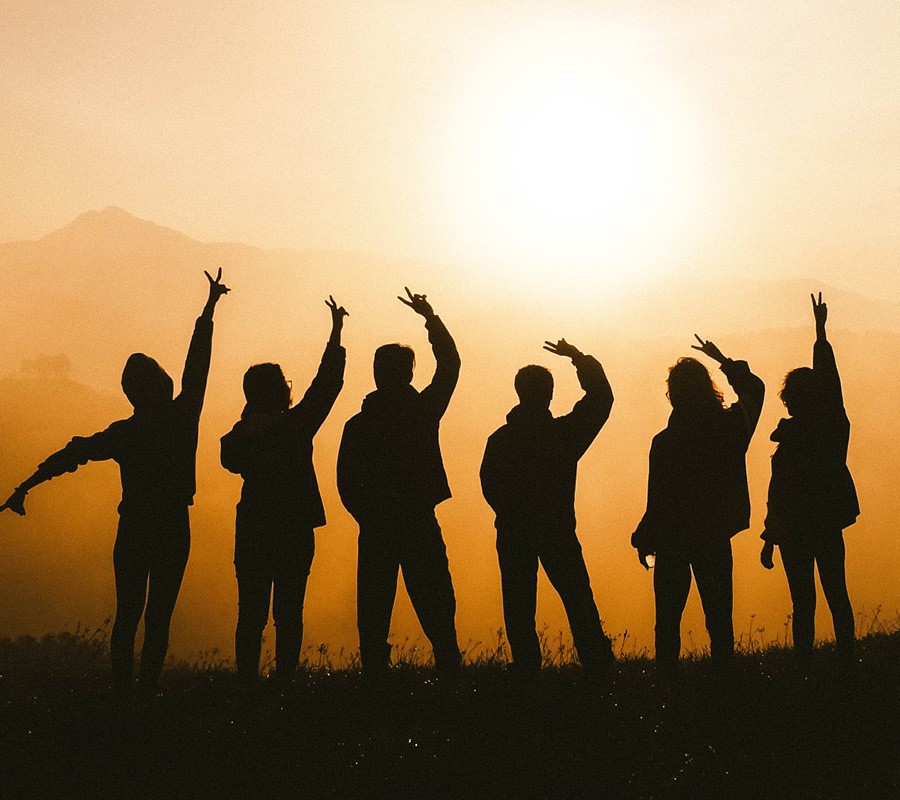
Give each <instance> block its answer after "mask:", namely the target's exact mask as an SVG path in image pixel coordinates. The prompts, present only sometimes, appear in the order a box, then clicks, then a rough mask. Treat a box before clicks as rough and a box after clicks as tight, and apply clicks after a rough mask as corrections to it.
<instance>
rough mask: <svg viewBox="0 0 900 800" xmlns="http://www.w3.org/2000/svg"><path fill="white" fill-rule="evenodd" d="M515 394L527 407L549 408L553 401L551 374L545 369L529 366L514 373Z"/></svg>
mask: <svg viewBox="0 0 900 800" xmlns="http://www.w3.org/2000/svg"><path fill="white" fill-rule="evenodd" d="M515 387H516V394H517V395H519V402H520V403H521V404H522V405H527V406H540V407H542V408H549V407H550V401H551V400H552V399H553V374H552V373H551V372H550V370H549V369H547V368H546V367H542V366H539V365H538V364H529V365H528V366H527V367H522V369H520V370H519V371H518V372H517V373H516V380H515Z"/></svg>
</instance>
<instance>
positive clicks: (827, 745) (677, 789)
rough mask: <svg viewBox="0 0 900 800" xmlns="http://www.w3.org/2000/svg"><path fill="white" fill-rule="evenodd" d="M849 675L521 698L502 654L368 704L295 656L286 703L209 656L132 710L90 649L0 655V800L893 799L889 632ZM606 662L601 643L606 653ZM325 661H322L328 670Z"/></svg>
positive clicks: (47, 647)
mask: <svg viewBox="0 0 900 800" xmlns="http://www.w3.org/2000/svg"><path fill="white" fill-rule="evenodd" d="M870 627H872V628H877V630H876V629H873V630H872V631H870V632H869V633H868V634H867V635H866V636H864V637H863V638H862V639H861V640H860V642H859V660H858V664H857V666H856V668H855V669H853V670H850V671H842V670H840V669H839V668H838V666H837V664H836V663H835V661H834V658H833V656H834V654H833V652H832V650H831V648H830V647H829V646H827V645H825V646H822V647H820V648H819V649H818V651H817V653H816V661H815V663H814V664H813V666H812V669H811V670H810V672H809V673H808V674H799V673H798V672H797V670H796V669H795V667H794V664H793V659H792V657H791V653H790V651H789V650H787V649H786V648H784V647H783V646H781V645H773V646H770V647H765V648H764V647H762V646H760V645H759V644H754V643H752V642H751V643H749V645H747V644H745V645H744V647H743V648H742V652H741V653H740V654H739V656H738V657H737V661H736V665H735V672H734V675H733V676H732V677H731V678H730V679H729V680H727V681H722V680H719V679H716V678H715V677H714V676H713V675H712V674H711V673H710V671H709V665H708V662H707V659H706V658H705V656H704V655H703V654H698V655H697V656H696V657H693V658H690V659H687V660H686V661H685V663H684V664H683V671H682V672H683V674H682V676H681V678H680V679H679V681H678V682H677V683H676V684H670V683H663V682H661V681H660V680H659V679H658V678H657V677H656V676H655V675H654V673H653V669H652V664H651V662H650V661H648V660H647V659H646V658H645V657H644V656H643V655H635V654H631V655H630V656H627V657H625V658H623V659H622V660H620V662H619V663H618V665H617V668H616V670H615V672H614V673H613V675H612V676H611V678H610V680H609V682H608V683H607V684H606V685H603V686H600V687H597V686H590V685H585V684H584V683H583V682H582V681H581V678H580V671H579V670H578V668H577V667H576V666H575V665H573V664H572V654H571V651H569V650H566V648H565V647H564V646H553V645H552V644H550V643H549V642H548V643H547V647H546V655H547V656H548V661H550V662H551V665H550V666H549V667H548V668H546V669H545V670H544V671H543V673H542V675H541V677H540V680H539V682H538V683H537V685H535V686H532V687H528V688H526V689H522V688H516V687H513V686H511V685H510V684H509V682H508V680H507V676H506V673H505V672H504V669H503V661H504V658H503V648H502V647H498V648H497V650H496V652H494V653H487V654H482V655H481V656H478V657H477V658H474V659H471V660H470V662H469V663H468V665H467V666H466V668H465V669H464V671H463V675H462V677H461V678H460V679H459V680H458V681H457V682H455V683H454V684H453V685H446V684H444V683H442V682H441V681H439V680H437V679H436V678H435V676H434V674H433V672H432V671H431V670H430V669H429V668H428V667H427V666H422V665H421V662H422V660H423V655H422V654H421V653H420V652H419V651H417V650H416V648H415V647H408V648H407V649H406V651H405V652H404V653H402V654H401V655H402V658H401V664H400V666H399V667H398V668H397V669H396V670H395V671H394V672H395V674H394V676H393V680H392V681H391V682H390V684H389V685H388V686H384V687H379V688H378V689H377V690H372V689H369V688H367V687H365V686H363V685H362V683H361V680H360V676H359V672H358V671H357V670H356V669H354V668H353V658H352V656H351V657H350V660H349V666H342V667H337V668H336V667H334V666H333V665H332V663H331V656H330V655H329V653H328V652H327V651H326V650H325V649H324V648H310V649H308V650H307V654H306V663H305V666H304V668H303V669H302V670H301V673H300V675H299V678H298V682H297V685H296V686H294V687H292V688H291V690H290V691H289V692H287V693H279V692H277V691H276V690H275V689H274V688H273V687H272V686H269V685H267V684H265V683H264V684H263V685H262V686H261V687H260V689H259V691H258V692H255V693H251V694H247V693H245V692H242V691H240V690H239V687H238V686H237V684H236V680H235V675H234V673H233V671H232V670H231V668H230V665H229V664H227V663H226V662H223V661H221V660H220V659H218V657H217V654H215V653H212V654H207V655H204V656H201V657H200V659H199V660H198V661H197V662H196V663H194V664H190V665H189V664H185V663H180V664H177V665H173V666H172V667H171V668H170V669H169V670H168V671H167V672H166V673H165V675H164V678H163V683H162V686H161V688H160V693H159V695H158V696H157V697H156V698H155V699H154V700H153V701H151V702H149V703H147V702H134V703H131V704H122V703H118V702H116V701H115V700H114V699H113V697H112V694H111V691H110V685H109V675H108V665H107V657H108V655H107V648H106V639H105V635H104V632H103V631H97V632H93V633H91V632H84V631H79V632H77V633H75V634H69V633H64V634H59V635H56V636H48V637H45V638H44V639H41V640H35V639H31V638H27V637H26V638H21V639H19V640H16V641H11V640H3V641H0V702H2V708H3V711H2V713H0V742H2V751H0V759H2V763H3V764H4V770H3V772H4V773H5V777H4V778H3V786H2V789H3V791H2V794H3V796H7V797H23V798H24V797H28V798H35V797H63V798H125V797H148V798H151V797H152V798H156V797H160V798H205V797H209V798H217V799H221V798H232V797H234V798H240V797H254V798H256V797H266V796H271V795H273V794H285V795H288V794H289V795H290V796H292V797H300V798H345V797H346V798H367V797H373V798H375V797H385V798H429V799H430V798H454V799H455V798H594V797H610V798H660V799H661V798H682V797H683V798H707V797H708V798H719V797H721V798H736V797H753V798H758V799H759V800H763V799H764V798H781V797H785V798H788V797H790V798H795V799H802V798H831V797H834V798H839V797H840V798H890V797H897V796H898V792H900V774H898V764H900V631H898V630H897V629H896V628H897V626H896V624H895V625H892V626H889V629H886V628H885V627H884V626H877V625H876V626H870ZM622 645H623V643H621V642H620V649H623V650H624V647H622ZM340 657H341V658H342V657H343V656H342V655H341V656H340Z"/></svg>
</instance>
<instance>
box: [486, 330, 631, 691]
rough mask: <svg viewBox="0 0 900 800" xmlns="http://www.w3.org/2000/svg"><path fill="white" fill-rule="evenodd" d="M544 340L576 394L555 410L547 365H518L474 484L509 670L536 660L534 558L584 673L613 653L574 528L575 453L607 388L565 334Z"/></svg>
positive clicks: (603, 413) (600, 671) (605, 408)
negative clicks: (573, 381)
mask: <svg viewBox="0 0 900 800" xmlns="http://www.w3.org/2000/svg"><path fill="white" fill-rule="evenodd" d="M544 349H545V350H548V351H550V352H551V353H553V354H554V355H558V356H563V357H565V358H570V359H571V360H572V364H573V365H574V366H575V369H576V370H577V374H578V381H579V383H580V384H581V388H582V389H583V390H584V397H582V398H581V399H580V400H579V401H578V402H577V403H576V404H575V407H574V408H573V409H572V411H570V412H569V413H568V414H566V415H564V416H561V417H554V416H553V414H551V413H550V401H551V400H552V398H553V375H552V374H551V372H550V370H548V369H547V368H546V367H541V366H538V365H536V364H530V365H529V366H526V367H522V369H520V370H519V371H518V373H517V374H516V378H515V389H516V394H517V395H518V397H519V404H518V405H517V406H515V407H514V408H513V409H512V410H511V411H510V412H509V414H507V416H506V424H505V425H503V426H502V427H501V428H499V429H498V430H497V431H495V432H494V433H493V434H491V436H490V438H489V439H488V441H487V446H486V448H485V451H484V458H483V460H482V462H481V488H482V492H483V494H484V497H485V499H486V500H487V501H488V504H489V505H490V506H491V508H492V509H493V510H494V513H495V514H496V521H495V525H496V528H497V556H498V558H499V561H500V580H501V587H502V592H503V618H504V622H505V625H506V636H507V638H508V640H509V645H510V649H511V650H512V658H513V661H512V667H513V674H515V675H517V676H520V677H522V678H523V679H525V680H529V679H531V678H533V677H534V676H535V675H536V674H537V672H538V671H539V670H540V668H541V648H540V643H539V641H538V636H537V633H536V631H535V625H534V623H535V620H534V618H535V611H536V609H537V572H538V563H541V564H543V566H544V571H545V572H546V573H547V577H548V578H549V579H550V583H551V584H553V587H554V588H555V589H556V591H557V592H558V593H559V596H560V598H561V599H562V601H563V605H564V606H565V609H566V614H567V616H568V618H569V625H570V626H571V628H572V638H573V639H574V642H575V648H576V650H577V651H578V658H579V660H580V661H581V665H582V667H583V669H584V671H585V673H586V674H588V675H590V676H592V677H602V676H603V675H604V674H605V673H606V671H607V670H608V668H609V665H610V664H611V663H612V662H613V661H614V657H613V653H612V646H611V643H610V641H609V639H608V638H607V636H606V634H605V633H604V632H603V626H602V624H601V622H600V615H599V613H598V611H597V605H596V603H595V602H594V595H593V592H592V591H591V581H590V576H589V575H588V571H587V567H586V565H585V563H584V556H583V554H582V552H581V544H580V542H579V541H578V537H577V535H576V533H575V480H576V475H577V470H578V461H579V459H580V458H581V457H582V456H583V455H584V453H585V452H586V451H587V449H588V447H590V445H591V443H592V442H593V441H594V439H595V438H596V436H597V434H598V433H599V432H600V429H601V428H602V427H603V425H604V424H605V423H606V420H607V419H608V418H609V413H610V410H611V409H612V404H613V393H612V389H611V388H610V385H609V381H608V380H607V379H606V374H605V373H604V371H603V367H602V366H601V365H600V362H598V361H597V359H595V358H594V357H593V356H589V355H585V354H584V353H582V352H581V351H580V350H579V349H578V348H577V347H575V346H574V345H571V344H569V343H568V342H567V341H566V340H565V339H560V340H559V341H558V342H546V343H545V345H544Z"/></svg>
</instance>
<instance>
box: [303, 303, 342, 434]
mask: <svg viewBox="0 0 900 800" xmlns="http://www.w3.org/2000/svg"><path fill="white" fill-rule="evenodd" d="M325 305H327V306H328V308H329V309H331V336H330V337H329V339H328V344H326V345H325V352H324V354H323V355H322V361H321V362H320V363H319V370H318V372H317V373H316V377H315V378H313V380H312V383H311V384H310V385H309V388H308V389H307V390H306V393H305V394H304V395H303V398H302V399H301V400H300V402H299V403H297V404H296V405H295V406H294V407H293V408H292V409H291V410H290V411H289V412H288V414H290V415H291V416H292V417H295V418H297V419H298V420H303V421H304V422H305V423H307V424H308V425H310V427H311V428H312V430H313V431H317V430H318V429H319V428H320V427H321V426H322V423H323V422H325V418H326V417H327V416H328V414H329V413H330V412H331V409H332V407H333V406H334V401H335V400H337V396H338V395H339V394H340V393H341V388H342V387H343V385H344V365H345V364H346V361H347V354H346V351H345V350H344V348H343V347H342V346H341V331H342V329H343V327H344V317H347V316H350V315H349V314H348V312H347V310H346V309H345V308H344V307H343V306H339V305H338V304H337V303H336V302H335V301H334V298H333V297H331V296H330V295H329V297H328V300H326V301H325Z"/></svg>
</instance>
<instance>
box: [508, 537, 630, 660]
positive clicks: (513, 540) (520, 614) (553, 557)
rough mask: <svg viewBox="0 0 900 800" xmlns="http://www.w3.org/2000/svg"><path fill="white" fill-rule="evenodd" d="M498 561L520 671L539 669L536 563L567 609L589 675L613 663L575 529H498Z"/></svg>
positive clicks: (511, 641)
mask: <svg viewBox="0 0 900 800" xmlns="http://www.w3.org/2000/svg"><path fill="white" fill-rule="evenodd" d="M497 555H498V558H499V561H500V580H501V586H502V591H503V621H504V624H505V626H506V636H507V638H508V639H509V646H510V649H511V651H512V657H513V663H514V665H515V667H516V669H521V670H524V671H528V672H531V671H536V670H539V669H540V667H541V646H540V642H539V640H538V636H537V632H536V631H535V627H534V617H535V613H536V611H537V572H538V562H539V561H540V563H541V564H542V565H543V567H544V571H545V572H546V573H547V577H548V578H549V579H550V583H551V584H552V585H553V588H554V589H556V591H557V592H558V593H559V596H560V599H561V600H562V602H563V605H564V606H565V609H566V615H567V616H568V618H569V625H570V626H571V628H572V638H573V640H574V642H575V648H576V650H577V651H578V658H579V660H580V661H581V664H582V666H583V667H584V668H585V669H586V670H590V669H592V668H596V667H601V666H605V665H606V664H608V662H609V661H610V660H611V659H612V649H611V645H610V641H609V639H608V638H607V636H606V634H605V633H604V632H603V626H602V624H601V622H600V614H599V612H598V611H597V605H596V604H595V603H594V594H593V592H592V591H591V580H590V577H589V576H588V571H587V567H586V566H585V563H584V556H583V555H582V552H581V544H580V542H579V541H578V537H577V536H576V535H575V530H574V529H568V530H564V531H560V530H555V531H546V532H545V531H541V532H537V531H535V530H533V529H532V530H512V529H508V528H502V527H501V528H498V530H497Z"/></svg>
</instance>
